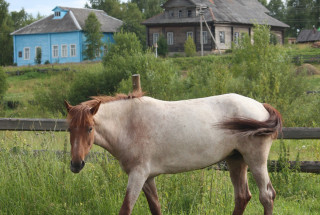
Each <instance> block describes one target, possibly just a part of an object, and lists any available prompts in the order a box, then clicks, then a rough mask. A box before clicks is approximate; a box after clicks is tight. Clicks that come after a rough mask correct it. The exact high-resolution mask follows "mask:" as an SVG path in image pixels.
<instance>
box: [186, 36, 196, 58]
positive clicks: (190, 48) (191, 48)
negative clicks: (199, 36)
mask: <svg viewBox="0 0 320 215" xmlns="http://www.w3.org/2000/svg"><path fill="white" fill-rule="evenodd" d="M184 53H185V54H186V56H187V57H192V56H194V55H195V54H196V44H194V41H193V39H192V37H190V36H189V37H188V39H187V40H186V42H185V44H184Z"/></svg>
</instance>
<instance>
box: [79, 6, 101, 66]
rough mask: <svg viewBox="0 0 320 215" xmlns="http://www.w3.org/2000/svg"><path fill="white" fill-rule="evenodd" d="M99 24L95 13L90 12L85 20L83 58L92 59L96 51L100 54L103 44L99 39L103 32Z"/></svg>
mask: <svg viewBox="0 0 320 215" xmlns="http://www.w3.org/2000/svg"><path fill="white" fill-rule="evenodd" d="M100 28H101V24H100V22H99V20H98V19H97V17H96V15H95V14H94V13H93V12H91V13H90V14H89V16H88V18H87V19H86V20H85V26H84V35H85V37H86V41H85V46H86V47H85V48H84V51H83V54H84V56H85V59H88V60H93V59H95V58H96V55H97V53H98V54H99V55H100V49H101V46H102V45H103V43H102V41H101V39H102V37H103V34H102V33H101V30H100Z"/></svg>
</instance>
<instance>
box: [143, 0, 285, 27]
mask: <svg viewBox="0 0 320 215" xmlns="http://www.w3.org/2000/svg"><path fill="white" fill-rule="evenodd" d="M175 1H177V0H168V1H167V2H166V3H165V4H164V8H165V9H170V8H169V7H170V5H174V4H173V2H175ZM180 2H181V0H180ZM190 2H193V4H194V5H195V7H203V6H206V7H207V9H204V11H205V12H204V16H205V19H206V21H208V22H214V23H232V24H267V25H270V26H275V27H284V28H287V27H289V25H287V24H285V23H283V22H281V21H279V20H277V19H275V18H273V17H271V16H269V15H268V14H267V13H268V12H269V10H268V9H267V8H265V7H264V6H263V5H262V4H261V3H260V2H258V1H257V0H186V3H188V4H189V3H190ZM198 22H199V17H191V18H187V17H185V18H176V17H174V18H168V17H165V13H164V12H163V13H161V14H158V15H156V16H154V17H151V18H149V19H147V20H145V21H144V22H143V23H142V24H144V25H155V24H169V23H170V24H179V23H198Z"/></svg>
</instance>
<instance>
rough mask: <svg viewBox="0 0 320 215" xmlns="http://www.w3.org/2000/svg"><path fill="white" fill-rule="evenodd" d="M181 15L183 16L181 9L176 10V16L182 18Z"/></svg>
mask: <svg viewBox="0 0 320 215" xmlns="http://www.w3.org/2000/svg"><path fill="white" fill-rule="evenodd" d="M182 16H183V11H182V10H179V11H178V18H182Z"/></svg>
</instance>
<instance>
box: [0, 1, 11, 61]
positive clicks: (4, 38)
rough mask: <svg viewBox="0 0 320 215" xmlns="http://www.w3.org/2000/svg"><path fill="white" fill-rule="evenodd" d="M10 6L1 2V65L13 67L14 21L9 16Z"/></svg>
mask: <svg viewBox="0 0 320 215" xmlns="http://www.w3.org/2000/svg"><path fill="white" fill-rule="evenodd" d="M8 7H9V4H8V3H7V2H6V1H4V0H0V47H1V49H0V65H11V64H12V60H13V41H12V37H11V35H10V33H11V32H12V30H13V29H12V27H11V26H12V21H11V18H10V16H9V14H8Z"/></svg>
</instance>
